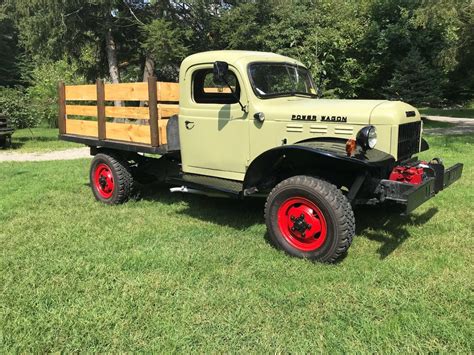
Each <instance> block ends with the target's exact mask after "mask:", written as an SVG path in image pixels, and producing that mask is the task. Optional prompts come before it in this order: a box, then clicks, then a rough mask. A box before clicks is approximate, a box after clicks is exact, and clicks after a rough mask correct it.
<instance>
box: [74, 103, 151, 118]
mask: <svg viewBox="0 0 474 355" xmlns="http://www.w3.org/2000/svg"><path fill="white" fill-rule="evenodd" d="M66 114H67V115H69V116H90V117H97V107H96V106H86V105H66ZM105 116H106V117H113V118H129V119H137V120H148V107H119V106H105Z"/></svg>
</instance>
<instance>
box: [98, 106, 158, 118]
mask: <svg viewBox="0 0 474 355" xmlns="http://www.w3.org/2000/svg"><path fill="white" fill-rule="evenodd" d="M105 115H106V116H107V117H114V118H130V119H137V120H148V118H149V117H148V115H149V114H148V107H118V106H117V107H116V106H106V107H105Z"/></svg>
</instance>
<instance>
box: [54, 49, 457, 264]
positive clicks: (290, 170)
mask: <svg viewBox="0 0 474 355" xmlns="http://www.w3.org/2000/svg"><path fill="white" fill-rule="evenodd" d="M114 100H115V101H117V100H120V101H126V104H125V105H124V106H112V105H111V103H112V102H113V101H114ZM68 101H69V102H68ZM77 101H88V102H89V104H87V105H77V104H76V103H77ZM91 101H95V102H96V104H95V105H90V102H91ZM129 101H134V103H130V102H129ZM138 102H142V105H139V104H138ZM59 104H60V105H59V127H60V138H61V139H64V140H67V141H73V142H79V143H83V144H85V145H88V146H89V147H90V148H91V154H92V155H93V156H94V158H93V160H92V164H91V169H90V182H91V187H92V192H93V194H94V196H95V198H96V199H97V200H99V201H101V202H103V203H106V204H119V203H123V202H125V201H127V200H128V199H129V196H130V193H131V191H132V189H133V186H134V181H138V182H142V183H143V182H148V181H161V182H164V183H168V184H169V185H171V186H174V187H172V188H171V190H172V191H180V192H190V193H202V194H212V195H216V194H217V195H223V196H229V197H234V198H240V199H244V198H249V197H252V196H266V205H265V222H266V226H267V228H268V232H269V235H270V238H271V240H272V241H273V242H274V244H275V245H276V246H277V247H279V248H281V249H283V250H284V251H286V252H287V253H288V254H290V255H292V256H296V257H302V258H308V259H312V260H318V261H323V262H333V261H335V260H336V259H337V258H338V257H339V256H341V255H342V254H343V253H345V252H346V251H347V250H348V248H349V246H350V245H351V242H352V238H353V237H354V234H355V220H354V214H353V210H352V207H353V206H354V205H358V204H377V203H390V204H394V205H399V206H401V207H402V208H403V209H404V210H405V212H406V213H408V212H410V211H412V210H413V209H415V208H416V207H418V206H419V205H420V204H422V203H423V202H425V201H426V200H428V199H430V198H431V197H433V196H434V195H435V194H437V193H438V192H439V191H441V190H443V189H445V188H446V187H448V186H449V185H450V184H452V183H453V182H454V181H456V180H457V179H459V178H460V176H461V174H462V168H463V165H462V164H455V165H454V166H452V167H450V168H448V169H445V167H444V166H443V164H442V162H441V160H440V159H437V158H435V159H433V160H431V161H420V160H418V159H417V157H416V156H415V155H416V154H417V153H418V152H420V151H424V150H427V149H428V144H427V142H426V141H425V140H424V139H423V138H422V136H421V135H422V129H423V126H422V121H421V119H420V114H419V112H418V111H417V110H416V109H415V108H414V107H412V106H410V105H408V104H406V103H403V102H400V101H382V100H325V99H320V98H318V96H317V95H316V89H315V86H314V83H313V80H312V78H311V76H310V74H309V71H308V69H307V68H305V66H304V65H303V64H302V63H300V62H299V61H297V60H294V59H292V58H288V57H285V56H281V55H277V54H272V53H262V52H249V51H214V52H205V53H198V54H194V55H191V56H189V57H187V58H186V59H185V60H184V61H183V62H182V64H181V68H180V75H179V85H178V84H176V83H166V82H157V81H156V78H150V79H149V80H148V83H132V84H105V83H104V82H103V81H102V80H98V81H97V83H96V85H79V86H77V85H76V86H67V85H64V84H63V83H60V84H59ZM84 116H89V117H93V118H92V119H90V118H89V119H84ZM117 119H120V121H121V123H119V122H117ZM123 119H126V120H123Z"/></svg>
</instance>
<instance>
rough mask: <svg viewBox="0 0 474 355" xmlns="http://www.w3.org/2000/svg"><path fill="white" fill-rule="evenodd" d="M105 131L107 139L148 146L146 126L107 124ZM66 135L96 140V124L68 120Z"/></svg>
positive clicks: (147, 129) (148, 132) (93, 122)
mask: <svg viewBox="0 0 474 355" xmlns="http://www.w3.org/2000/svg"><path fill="white" fill-rule="evenodd" d="M106 129H107V139H113V140H119V141H124V142H134V143H144V144H150V130H149V127H148V126H142V125H135V124H129V123H113V122H107V123H106ZM67 133H68V134H75V135H78V136H87V137H92V138H97V122H96V121H84V120H71V119H68V120H67Z"/></svg>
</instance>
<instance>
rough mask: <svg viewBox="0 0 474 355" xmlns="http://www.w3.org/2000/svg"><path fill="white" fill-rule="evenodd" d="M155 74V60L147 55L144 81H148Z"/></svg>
mask: <svg viewBox="0 0 474 355" xmlns="http://www.w3.org/2000/svg"><path fill="white" fill-rule="evenodd" d="M154 74H155V61H154V60H153V59H152V58H151V57H150V56H149V55H147V56H146V58H145V67H144V68H143V82H147V81H148V78H149V77H150V76H153V75H154Z"/></svg>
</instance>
